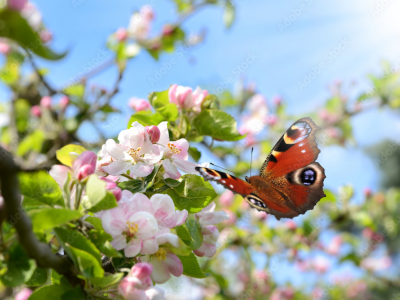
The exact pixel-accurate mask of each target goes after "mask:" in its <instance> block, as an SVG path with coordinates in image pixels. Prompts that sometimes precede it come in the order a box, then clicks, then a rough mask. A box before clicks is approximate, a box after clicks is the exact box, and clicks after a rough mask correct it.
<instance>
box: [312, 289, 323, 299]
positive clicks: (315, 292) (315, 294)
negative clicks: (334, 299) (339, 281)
mask: <svg viewBox="0 0 400 300" xmlns="http://www.w3.org/2000/svg"><path fill="white" fill-rule="evenodd" d="M324 293H325V292H324V290H323V289H322V288H320V287H315V288H314V289H313V291H312V298H313V299H321V298H322V297H323V296H324Z"/></svg>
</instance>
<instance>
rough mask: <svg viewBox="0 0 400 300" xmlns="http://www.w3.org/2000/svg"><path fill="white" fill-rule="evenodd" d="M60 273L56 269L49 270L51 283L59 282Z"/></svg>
mask: <svg viewBox="0 0 400 300" xmlns="http://www.w3.org/2000/svg"><path fill="white" fill-rule="evenodd" d="M61 277H62V275H60V274H58V273H57V272H56V271H54V270H51V283H52V284H60V280H61Z"/></svg>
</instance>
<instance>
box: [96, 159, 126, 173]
mask: <svg viewBox="0 0 400 300" xmlns="http://www.w3.org/2000/svg"><path fill="white" fill-rule="evenodd" d="M131 166H132V164H131V163H130V162H126V161H124V160H116V161H113V162H112V163H111V164H109V165H108V166H104V167H103V171H104V172H107V173H108V174H110V175H121V174H123V173H125V172H126V171H128V170H129V168H130V167H131Z"/></svg>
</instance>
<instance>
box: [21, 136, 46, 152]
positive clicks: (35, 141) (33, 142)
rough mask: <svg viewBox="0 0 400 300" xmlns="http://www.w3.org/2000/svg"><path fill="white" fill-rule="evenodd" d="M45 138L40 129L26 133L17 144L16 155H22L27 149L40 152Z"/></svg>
mask: <svg viewBox="0 0 400 300" xmlns="http://www.w3.org/2000/svg"><path fill="white" fill-rule="evenodd" d="M44 140H45V134H44V132H43V131H41V130H35V131H34V132H32V133H31V134H29V135H27V136H26V137H25V138H24V139H23V140H22V142H21V143H20V144H19V145H18V149H17V155H18V156H24V155H25V154H26V153H28V152H29V151H34V152H40V150H41V149H42V146H43V142H44Z"/></svg>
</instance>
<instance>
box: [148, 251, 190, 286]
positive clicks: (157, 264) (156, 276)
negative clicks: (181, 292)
mask: <svg viewBox="0 0 400 300" xmlns="http://www.w3.org/2000/svg"><path fill="white" fill-rule="evenodd" d="M141 261H142V262H148V263H150V264H151V265H152V266H153V272H152V273H151V279H153V281H154V282H156V283H165V282H167V281H168V280H169V279H170V278H171V274H172V275H174V276H175V277H180V276H181V275H182V274H183V265H182V262H181V261H180V259H179V258H178V256H176V255H175V254H174V253H172V252H170V251H169V250H168V249H166V248H160V249H159V250H158V251H157V252H156V253H155V254H153V255H146V256H143V257H141Z"/></svg>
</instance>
